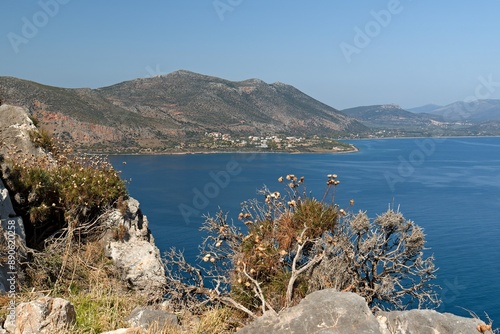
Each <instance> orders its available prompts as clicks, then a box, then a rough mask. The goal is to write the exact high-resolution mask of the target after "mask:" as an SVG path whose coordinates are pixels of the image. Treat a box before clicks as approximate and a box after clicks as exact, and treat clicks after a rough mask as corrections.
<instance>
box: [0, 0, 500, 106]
mask: <svg viewBox="0 0 500 334" xmlns="http://www.w3.org/2000/svg"><path fill="white" fill-rule="evenodd" d="M0 12H1V13H2V18H1V20H0V76H14V77H18V78H22V79H27V80H32V81H36V82H39V83H42V84H47V85H52V86H59V87H66V88H77V87H78V88H80V87H90V88H98V87H105V86H109V85H112V84H115V83H119V82H122V81H127V80H132V79H135V78H144V77H150V76H155V75H161V74H168V73H170V72H173V71H176V70H180V69H184V70H189V71H193V72H197V73H201V74H206V75H211V76H216V77H220V78H224V79H228V80H234V81H240V80H246V79H249V78H258V79H262V80H264V81H265V82H267V83H273V82H277V81H280V82H284V83H287V84H290V85H293V86H295V87H296V88H298V89H300V90H301V91H303V92H304V93H306V94H308V95H310V96H312V97H313V98H315V99H318V100H319V101H321V102H323V103H326V104H328V105H330V106H332V107H334V108H337V109H345V108H350V107H355V106H361V105H374V104H387V103H395V104H399V105H401V106H402V107H403V108H411V107H418V106H421V105H425V104H428V103H434V104H439V105H446V104H449V103H452V102H455V101H465V100H471V99H475V98H500V43H499V42H498V41H499V40H500V38H499V37H500V19H499V18H498V15H499V13H500V0H481V1H472V0H465V1H456V0H455V1H450V0H437V1H436V0H384V1H379V0H370V1H368V0H366V1H339V0H316V1H298V0H288V1H284V0H274V1H273V0H175V1H174V0H143V1H138V0H135V1H132V0H99V1H98V0H33V1H27V0H24V1H23V0H2V1H1V3H0Z"/></svg>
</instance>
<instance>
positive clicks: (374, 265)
mask: <svg viewBox="0 0 500 334" xmlns="http://www.w3.org/2000/svg"><path fill="white" fill-rule="evenodd" d="M286 179H287V183H288V185H287V186H286V195H284V196H282V195H281V194H280V193H279V192H271V191H269V190H268V189H267V188H264V189H263V190H262V191H261V193H262V194H263V195H264V198H265V200H264V202H259V201H257V200H250V201H246V202H244V203H243V205H242V212H241V213H240V214H239V216H238V219H239V220H241V221H242V222H243V223H244V225H246V226H247V228H246V231H243V230H244V229H243V224H242V225H240V226H239V227H238V226H236V225H235V224H233V223H229V222H228V219H227V216H226V215H223V214H222V213H219V214H217V215H216V216H215V217H214V218H212V217H207V219H206V221H205V223H204V225H203V227H202V230H204V231H205V232H207V234H208V235H207V237H206V238H205V239H204V240H203V242H202V244H201V247H200V260H201V262H202V263H203V264H204V265H199V266H195V265H192V264H188V263H187V262H186V261H185V259H184V257H183V255H182V253H179V252H177V251H175V250H171V251H170V252H167V253H166V272H167V276H168V277H169V283H168V288H167V291H169V294H170V297H172V299H171V300H172V301H173V303H174V304H177V305H179V307H186V306H187V307H188V308H190V309H191V310H193V309H196V308H198V307H200V306H202V305H204V304H207V303H210V304H213V303H223V304H226V305H229V306H232V307H235V308H237V309H239V310H241V311H243V312H245V313H247V314H248V315H250V316H252V317H255V316H257V315H259V314H262V313H265V312H269V311H270V312H277V311H279V310H281V309H283V308H286V307H289V306H291V305H294V304H296V303H298V301H300V299H302V298H303V297H304V296H305V295H306V294H308V293H310V292H312V291H315V290H319V289H324V288H337V289H338V290H344V291H353V292H356V293H358V294H359V295H361V296H363V297H364V298H365V299H366V300H367V302H368V304H369V305H370V306H371V307H372V308H374V309H375V308H381V309H386V308H396V309H403V308H405V307H407V306H409V305H411V304H412V303H413V302H415V301H417V306H418V307H422V306H430V305H438V304H439V298H438V297H437V294H436V293H435V292H434V286H433V285H432V284H431V283H430V282H431V280H432V279H433V278H434V277H435V271H436V269H435V267H434V264H433V257H432V256H431V257H428V258H425V259H424V256H423V250H424V248H423V247H424V234H423V231H422V229H421V228H419V227H418V226H416V225H415V224H414V223H413V222H411V221H408V220H405V219H404V218H403V216H402V215H401V214H400V213H399V212H394V211H393V210H388V211H387V212H386V213H385V214H383V215H381V216H379V217H378V218H376V219H375V220H373V221H372V222H371V221H370V220H369V219H368V217H367V215H366V213H363V212H360V213H358V214H356V215H353V214H348V213H347V212H346V210H344V209H340V208H339V206H338V205H337V204H335V203H334V197H335V190H336V186H337V185H338V184H339V183H340V182H339V181H338V180H337V176H336V175H328V179H327V190H326V192H325V195H324V196H323V199H322V200H321V201H319V200H317V199H315V198H310V197H308V196H307V192H306V189H305V185H304V178H303V177H302V178H300V179H299V178H297V177H296V176H295V175H287V177H286ZM284 180H285V179H284V178H283V177H280V178H279V181H280V182H283V181H284ZM330 198H331V201H330ZM350 204H351V205H353V204H354V202H353V201H352V200H351V203H350Z"/></svg>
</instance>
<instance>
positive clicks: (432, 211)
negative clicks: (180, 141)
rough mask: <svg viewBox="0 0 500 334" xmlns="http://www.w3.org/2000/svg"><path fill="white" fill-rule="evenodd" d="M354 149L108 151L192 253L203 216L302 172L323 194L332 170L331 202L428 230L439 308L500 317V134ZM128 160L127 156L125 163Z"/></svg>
mask: <svg viewBox="0 0 500 334" xmlns="http://www.w3.org/2000/svg"><path fill="white" fill-rule="evenodd" d="M350 142H351V143H353V144H355V145H356V146H357V147H358V148H359V149H360V151H359V152H356V153H349V154H280V153H269V154H264V153H259V154H250V153H239V154H238V153H231V154H229V153H228V154H224V153H220V154H187V155H147V156H111V157H110V160H111V163H112V164H113V165H114V166H115V168H116V169H118V170H121V171H122V177H123V178H124V179H126V180H129V181H130V182H129V184H128V189H129V192H130V194H131V196H132V197H135V198H136V199H138V200H139V201H140V202H141V208H142V210H143V212H144V214H146V215H147V217H148V220H149V222H150V228H151V230H152V232H153V235H154V237H155V241H156V244H157V245H158V247H159V248H160V250H161V251H162V252H163V251H165V250H166V249H169V248H170V247H173V246H175V247H176V248H178V249H182V250H184V251H185V255H186V257H187V258H188V259H189V260H190V261H196V255H197V253H198V245H199V244H200V241H201V238H202V235H201V234H200V232H199V230H198V229H199V227H200V226H201V224H202V222H203V215H205V214H211V215H214V214H215V213H216V212H217V211H219V210H222V211H224V212H228V215H229V217H230V218H233V219H234V220H236V217H237V215H238V213H239V207H240V204H241V202H243V201H244V200H247V199H250V198H259V195H258V194H257V191H258V190H259V189H261V188H262V187H263V186H264V185H266V186H267V187H268V188H269V189H270V190H273V191H274V190H276V191H280V192H283V190H284V188H283V184H280V183H278V182H277V179H278V177H280V176H285V175H286V174H289V173H293V174H295V175H297V176H304V177H305V180H306V186H307V190H308V192H310V193H311V194H312V195H313V196H315V197H317V198H321V197H322V196H323V193H324V190H325V189H326V188H325V187H326V175H327V174H330V173H334V174H337V175H338V178H339V180H340V181H341V183H340V185H339V186H338V187H337V190H336V194H335V202H336V203H338V204H339V205H340V206H341V207H348V203H349V200H350V199H351V198H352V199H354V200H355V206H354V207H353V208H350V209H351V210H354V211H358V210H363V211H367V213H368V216H369V217H372V218H374V217H376V216H377V214H381V213H383V212H384V211H385V210H387V209H388V208H389V207H392V208H395V209H398V208H399V210H400V211H401V212H402V213H403V214H404V216H405V218H407V219H411V220H413V221H415V222H416V223H417V224H418V225H420V226H421V227H423V228H424V230H425V233H426V241H427V243H426V246H427V247H428V248H429V249H428V250H427V251H426V252H427V253H428V254H433V255H434V256H435V258H436V260H435V263H436V265H437V267H439V271H438V279H437V280H436V283H437V284H439V285H440V286H441V287H442V289H441V291H440V293H441V298H442V300H443V303H442V305H441V306H440V307H439V309H438V311H446V312H451V313H454V314H459V315H464V316H468V312H467V311H465V310H464V309H463V308H465V309H468V310H471V311H474V312H475V313H477V314H478V315H480V316H481V317H482V318H483V319H484V320H486V319H485V317H484V312H487V313H488V314H489V315H490V317H491V318H492V319H493V320H496V323H498V322H500V302H499V298H498V296H499V290H500V283H499V282H500V242H499V237H500V138H486V137H481V138H439V139H435V138H420V139H376V140H355V141H350ZM124 162H125V163H124Z"/></svg>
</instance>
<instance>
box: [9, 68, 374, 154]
mask: <svg viewBox="0 0 500 334" xmlns="http://www.w3.org/2000/svg"><path fill="white" fill-rule="evenodd" d="M0 95H2V96H4V99H5V100H6V103H9V104H15V105H21V106H25V107H27V108H28V109H29V110H30V112H31V113H32V114H33V115H34V116H36V117H37V118H38V119H39V120H40V122H41V124H42V125H43V126H45V127H46V128H48V129H50V130H51V131H52V132H54V133H55V134H56V135H57V136H59V137H61V138H64V139H65V140H68V141H72V142H77V143H81V144H82V146H84V147H87V148H99V147H112V148H114V150H123V149H125V148H131V147H136V148H153V149H168V148H169V147H173V146H175V145H178V144H179V143H183V142H189V141H193V140H198V139H199V138H202V137H203V136H204V135H205V133H206V132H221V133H228V134H230V135H233V136H248V135H273V134H283V135H290V136H312V135H320V136H341V135H347V134H350V133H360V132H363V131H366V127H365V126H363V125H362V124H360V123H359V122H357V121H356V120H354V119H352V118H350V117H347V116H345V115H344V114H342V113H340V112H339V111H338V110H336V109H334V108H332V107H329V106H327V105H325V104H323V103H321V102H319V101H317V100H315V99H313V98H311V97H310V96H308V95H306V94H304V93H302V92H301V91H299V90H297V89H296V88H294V87H292V86H290V85H286V84H283V83H273V84H266V83H265V82H263V81H261V80H258V79H250V80H245V81H240V82H233V81H228V80H224V79H220V78H216V77H211V76H206V75H201V74H196V73H192V72H188V71H177V72H173V73H170V74H168V75H165V76H158V77H154V78H145V79H136V80H131V81H126V82H122V83H119V84H116V85H113V86H109V87H104V88H99V89H65V88H58V87H51V86H45V85H41V84H38V83H35V82H31V81H26V80H21V79H16V78H9V77H0Z"/></svg>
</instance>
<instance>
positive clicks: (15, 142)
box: [0, 104, 46, 158]
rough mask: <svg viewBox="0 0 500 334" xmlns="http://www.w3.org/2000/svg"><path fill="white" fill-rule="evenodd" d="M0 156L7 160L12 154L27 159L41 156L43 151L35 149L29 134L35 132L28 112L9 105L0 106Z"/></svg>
mask: <svg viewBox="0 0 500 334" xmlns="http://www.w3.org/2000/svg"><path fill="white" fill-rule="evenodd" d="M0 119H1V120H2V122H1V123H0V156H4V157H5V158H8V157H9V156H10V155H12V154H22V155H24V156H26V157H27V158H29V157H33V156H43V155H45V154H46V153H45V152H44V151H43V149H41V148H39V147H36V146H35V145H34V144H33V143H32V142H31V138H30V132H31V131H34V130H36V127H35V125H34V124H33V121H32V120H31V119H30V118H29V114H28V111H27V110H26V109H24V108H21V107H15V106H10V105H6V104H4V105H1V106H0Z"/></svg>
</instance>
